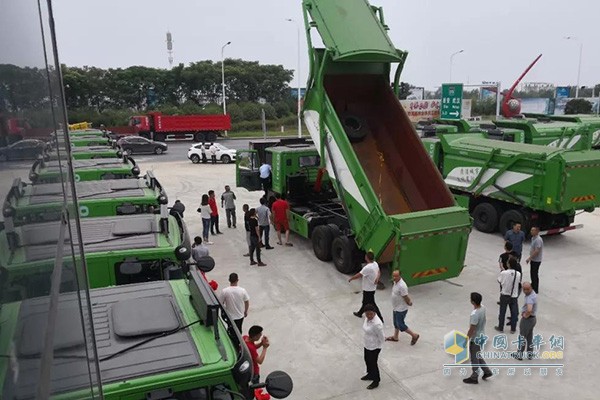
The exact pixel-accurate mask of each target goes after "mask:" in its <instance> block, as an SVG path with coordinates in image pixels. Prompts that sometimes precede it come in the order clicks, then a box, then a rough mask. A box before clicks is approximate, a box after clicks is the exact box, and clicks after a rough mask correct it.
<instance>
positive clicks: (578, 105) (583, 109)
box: [565, 99, 592, 114]
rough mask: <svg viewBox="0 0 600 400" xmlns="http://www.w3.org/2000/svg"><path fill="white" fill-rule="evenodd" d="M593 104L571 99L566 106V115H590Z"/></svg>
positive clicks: (583, 100) (584, 100)
mask: <svg viewBox="0 0 600 400" xmlns="http://www.w3.org/2000/svg"><path fill="white" fill-rule="evenodd" d="M591 112H592V103H590V102H589V101H587V100H586V99H571V100H569V101H568V102H567V104H565V114H590V113H591Z"/></svg>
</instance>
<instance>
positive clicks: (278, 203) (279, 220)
mask: <svg viewBox="0 0 600 400" xmlns="http://www.w3.org/2000/svg"><path fill="white" fill-rule="evenodd" d="M275 197H276V198H277V200H275V203H273V206H272V207H271V208H272V210H271V211H272V212H273V226H274V227H275V230H276V231H277V244H282V243H281V233H282V232H285V245H286V246H292V244H291V243H290V224H289V223H288V216H287V212H288V210H289V209H290V205H289V204H288V202H287V201H285V200H284V199H282V198H281V195H280V194H279V193H277V194H276V195H275Z"/></svg>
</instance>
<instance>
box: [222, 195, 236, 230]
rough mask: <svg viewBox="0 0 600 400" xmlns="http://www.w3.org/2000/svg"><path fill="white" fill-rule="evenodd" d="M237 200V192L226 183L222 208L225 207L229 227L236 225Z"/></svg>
mask: <svg viewBox="0 0 600 400" xmlns="http://www.w3.org/2000/svg"><path fill="white" fill-rule="evenodd" d="M235 200H236V197H235V193H233V192H232V191H231V188H230V187H229V185H225V192H223V194H222V195H221V208H225V215H226V217H227V227H228V228H231V226H233V227H234V228H235V227H236V226H235V225H236V217H235Z"/></svg>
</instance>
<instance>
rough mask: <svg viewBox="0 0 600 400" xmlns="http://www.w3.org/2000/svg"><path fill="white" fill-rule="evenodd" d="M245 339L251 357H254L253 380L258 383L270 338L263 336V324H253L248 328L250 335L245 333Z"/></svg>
mask: <svg viewBox="0 0 600 400" xmlns="http://www.w3.org/2000/svg"><path fill="white" fill-rule="evenodd" d="M243 339H244V343H246V346H247V347H248V350H249V352H250V357H251V358H252V366H253V370H252V372H253V374H252V381H251V382H252V383H254V384H256V383H258V382H260V365H261V364H262V363H263V362H264V361H265V356H266V355H267V349H268V348H269V346H270V343H269V338H267V337H266V336H263V327H262V326H258V325H253V326H251V327H250V329H249V330H248V335H245V336H244V337H243ZM260 348H262V351H261V353H260V355H259V354H258V349H260Z"/></svg>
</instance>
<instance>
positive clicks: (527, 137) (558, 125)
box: [435, 114, 600, 150]
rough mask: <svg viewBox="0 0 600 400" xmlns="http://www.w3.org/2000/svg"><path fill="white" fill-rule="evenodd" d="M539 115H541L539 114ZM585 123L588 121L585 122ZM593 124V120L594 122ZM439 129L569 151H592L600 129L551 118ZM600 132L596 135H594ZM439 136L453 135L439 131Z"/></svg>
mask: <svg viewBox="0 0 600 400" xmlns="http://www.w3.org/2000/svg"><path fill="white" fill-rule="evenodd" d="M536 115H537V114H536ZM582 121H584V120H582ZM590 121H591V120H590ZM435 122H436V123H437V124H438V125H440V124H441V125H447V126H453V127H455V128H456V129H457V131H456V133H482V132H483V133H487V134H488V138H489V139H495V140H502V141H506V142H516V143H527V144H537V145H540V146H550V147H556V148H559V149H568V150H589V149H591V148H594V147H596V146H598V141H599V140H600V136H599V135H600V130H598V129H600V126H598V128H595V129H594V127H593V125H591V124H590V123H587V122H577V121H574V120H566V119H561V120H554V119H549V118H538V119H532V118H510V119H498V120H494V121H493V122H492V121H488V122H477V123H472V122H468V121H465V120H456V121H453V120H444V119H438V120H436V121H435ZM595 130H598V133H597V134H596V133H595V132H594V131H595ZM437 133H452V132H444V131H442V130H438V132H437Z"/></svg>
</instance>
